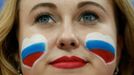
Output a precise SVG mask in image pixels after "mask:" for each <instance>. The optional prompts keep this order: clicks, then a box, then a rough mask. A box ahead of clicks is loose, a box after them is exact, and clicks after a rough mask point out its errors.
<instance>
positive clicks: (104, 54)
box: [86, 40, 115, 63]
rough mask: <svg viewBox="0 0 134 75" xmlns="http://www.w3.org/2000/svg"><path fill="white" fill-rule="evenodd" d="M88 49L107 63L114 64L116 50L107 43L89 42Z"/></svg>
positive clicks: (87, 43)
mask: <svg viewBox="0 0 134 75" xmlns="http://www.w3.org/2000/svg"><path fill="white" fill-rule="evenodd" d="M86 48H87V49H88V50H89V51H91V52H93V53H94V54H96V55H97V56H99V57H101V58H102V59H103V60H104V61H105V62H106V63H109V62H112V61H113V60H114V58H115V49H114V48H113V47H112V45H110V44H109V43H107V42H105V41H100V40H88V41H86Z"/></svg>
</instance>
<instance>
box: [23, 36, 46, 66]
mask: <svg viewBox="0 0 134 75" xmlns="http://www.w3.org/2000/svg"><path fill="white" fill-rule="evenodd" d="M46 43H47V41H46V39H45V38H44V37H43V36H42V35H40V34H36V35H33V36H32V37H31V38H25V39H24V40H23V43H22V50H21V57H22V62H23V64H24V65H25V66H28V67H32V66H33V64H34V63H35V62H36V60H37V59H38V58H39V57H40V56H41V55H42V54H43V53H45V52H46V47H47V46H46V45H47V44H46Z"/></svg>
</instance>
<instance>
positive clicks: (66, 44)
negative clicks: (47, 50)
mask: <svg viewBox="0 0 134 75" xmlns="http://www.w3.org/2000/svg"><path fill="white" fill-rule="evenodd" d="M57 47H58V48H59V49H62V50H74V49H76V48H78V47H79V41H78V39H77V37H76V36H75V35H74V34H73V33H71V32H70V33H69V32H67V33H66V32H64V33H63V34H62V35H61V36H60V37H59V39H58V41H57Z"/></svg>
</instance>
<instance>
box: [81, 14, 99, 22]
mask: <svg viewBox="0 0 134 75" xmlns="http://www.w3.org/2000/svg"><path fill="white" fill-rule="evenodd" d="M96 19H97V16H96V15H95V14H92V13H86V14H84V15H83V21H84V22H91V21H95V20H96Z"/></svg>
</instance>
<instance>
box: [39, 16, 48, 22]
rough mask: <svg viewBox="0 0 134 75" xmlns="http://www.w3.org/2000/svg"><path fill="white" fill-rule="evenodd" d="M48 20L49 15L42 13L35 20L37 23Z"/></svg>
mask: <svg viewBox="0 0 134 75" xmlns="http://www.w3.org/2000/svg"><path fill="white" fill-rule="evenodd" d="M49 20H50V16H49V15H42V16H40V17H39V18H38V19H37V22H39V23H48V22H49Z"/></svg>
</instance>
